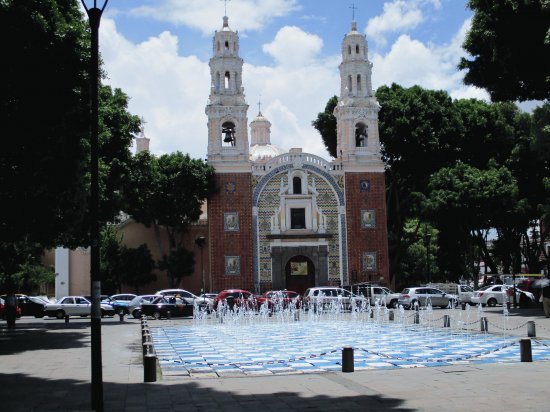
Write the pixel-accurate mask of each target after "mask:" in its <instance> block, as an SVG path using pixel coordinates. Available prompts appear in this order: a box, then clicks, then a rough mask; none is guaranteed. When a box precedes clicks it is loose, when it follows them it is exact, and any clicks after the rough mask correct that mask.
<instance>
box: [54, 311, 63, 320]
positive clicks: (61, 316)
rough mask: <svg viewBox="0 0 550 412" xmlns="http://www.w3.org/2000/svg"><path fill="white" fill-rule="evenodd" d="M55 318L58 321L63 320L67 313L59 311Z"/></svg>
mask: <svg viewBox="0 0 550 412" xmlns="http://www.w3.org/2000/svg"><path fill="white" fill-rule="evenodd" d="M55 317H56V318H57V319H63V318H64V317H65V311H64V310H58V311H57V312H55Z"/></svg>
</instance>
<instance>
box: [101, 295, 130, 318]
mask: <svg viewBox="0 0 550 412" xmlns="http://www.w3.org/2000/svg"><path fill="white" fill-rule="evenodd" d="M135 297H136V295H134V294H133V293H120V294H117V295H111V296H109V297H108V298H107V299H102V300H101V303H106V304H108V305H111V306H112V307H113V309H114V310H115V313H116V314H118V315H128V314H129V313H130V311H129V309H128V304H129V303H130V301H131V300H132V299H134V298H135Z"/></svg>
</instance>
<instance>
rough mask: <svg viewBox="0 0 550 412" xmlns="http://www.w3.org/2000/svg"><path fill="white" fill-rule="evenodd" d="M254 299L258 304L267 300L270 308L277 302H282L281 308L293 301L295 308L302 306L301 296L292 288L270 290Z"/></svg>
mask: <svg viewBox="0 0 550 412" xmlns="http://www.w3.org/2000/svg"><path fill="white" fill-rule="evenodd" d="M256 300H257V301H258V306H261V305H262V304H264V303H265V302H267V304H268V306H269V308H270V309H274V308H275V307H276V306H277V304H282V307H283V308H287V307H288V306H289V305H290V304H292V303H294V302H295V304H296V307H297V308H299V307H301V306H302V297H301V296H300V294H299V293H297V292H294V291H292V290H270V291H269V292H265V293H264V294H263V295H262V296H260V297H258V298H256Z"/></svg>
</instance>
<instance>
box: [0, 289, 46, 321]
mask: <svg viewBox="0 0 550 412" xmlns="http://www.w3.org/2000/svg"><path fill="white" fill-rule="evenodd" d="M15 297H16V298H17V306H18V308H19V309H18V311H17V313H18V317H19V316H34V317H35V318H43V317H44V305H45V304H46V303H47V302H44V301H43V300H42V299H40V298H36V297H34V296H27V295H22V294H17V295H15ZM0 298H1V299H4V300H5V299H6V295H2V296H0Z"/></svg>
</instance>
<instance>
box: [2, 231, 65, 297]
mask: <svg viewBox="0 0 550 412" xmlns="http://www.w3.org/2000/svg"><path fill="white" fill-rule="evenodd" d="M42 254H43V249H42V247H41V246H40V245H38V244H32V243H30V242H23V241H22V242H11V243H8V242H6V243H0V290H3V291H7V290H10V289H15V290H17V291H20V292H23V293H31V292H33V291H35V290H36V289H37V288H38V287H39V286H41V285H43V284H46V283H48V282H51V281H53V280H54V279H55V273H54V272H53V270H52V269H51V268H49V267H47V266H45V265H43V264H42V263H41V261H40V260H41V258H42Z"/></svg>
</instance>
